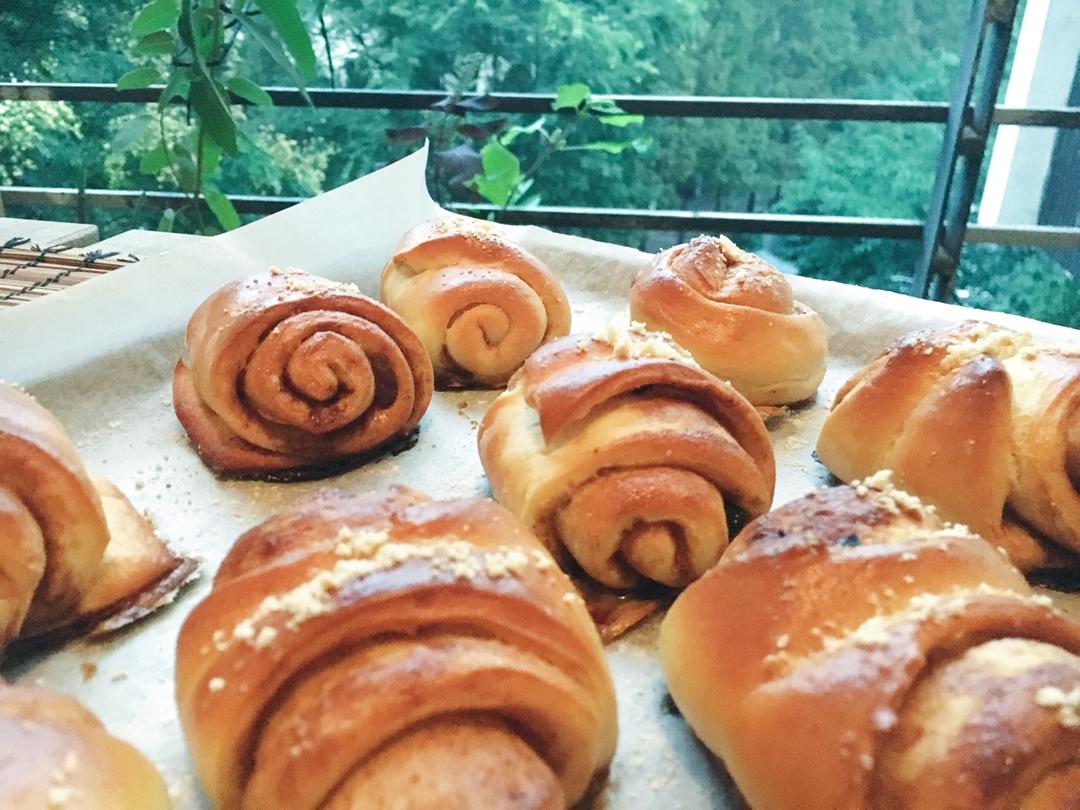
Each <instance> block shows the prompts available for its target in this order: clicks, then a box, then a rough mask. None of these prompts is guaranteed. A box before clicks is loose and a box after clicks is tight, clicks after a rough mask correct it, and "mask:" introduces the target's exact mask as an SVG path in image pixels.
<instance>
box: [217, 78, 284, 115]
mask: <svg viewBox="0 0 1080 810" xmlns="http://www.w3.org/2000/svg"><path fill="white" fill-rule="evenodd" d="M225 86H226V87H227V88H229V91H230V92H231V93H232V94H233V95H235V96H240V98H242V99H246V100H247V101H250V102H251V103H252V104H254V105H255V106H257V107H269V106H272V105H273V103H274V100H273V99H272V98H270V94H269V93H267V92H266V91H265V90H263V89H262V88H261V87H259V85H257V84H255V82H253V81H252V80H251V79H245V78H244V77H243V76H233V77H231V78H229V79H227V80H226V81H225Z"/></svg>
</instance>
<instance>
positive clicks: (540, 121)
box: [499, 117, 547, 146]
mask: <svg viewBox="0 0 1080 810" xmlns="http://www.w3.org/2000/svg"><path fill="white" fill-rule="evenodd" d="M545 123H547V120H546V119H545V118H543V117H540V118H537V119H536V120H535V121H533V122H532V123H531V124H529V125H527V126H524V127H517V126H514V127H507V128H506V129H505V130H503V132H502V133H501V134H500V135H499V143H501V144H502V145H503V146H509V145H510V144H512V143H513V142H514V141H515V140H517V137H518V135H531V134H532V133H534V132H539V131H540V130H541V129H543V128H544V124H545Z"/></svg>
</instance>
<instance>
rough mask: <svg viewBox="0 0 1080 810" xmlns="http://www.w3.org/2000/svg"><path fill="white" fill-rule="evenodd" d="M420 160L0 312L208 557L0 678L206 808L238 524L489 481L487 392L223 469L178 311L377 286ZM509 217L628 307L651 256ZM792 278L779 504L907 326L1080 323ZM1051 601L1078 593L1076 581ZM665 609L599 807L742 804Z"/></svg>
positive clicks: (585, 287)
mask: <svg viewBox="0 0 1080 810" xmlns="http://www.w3.org/2000/svg"><path fill="white" fill-rule="evenodd" d="M425 160H426V149H425V150H421V151H420V152H418V153H416V154H414V155H412V156H410V157H408V158H406V159H405V160H403V161H400V162H398V163H396V164H394V165H392V166H389V167H387V168H385V169H383V170H380V171H379V172H376V173H375V174H373V175H369V176H368V177H365V178H361V179H360V180H358V181H354V182H353V183H350V184H348V185H346V186H343V187H341V188H339V189H336V190H334V191H332V192H329V193H327V194H324V195H321V196H320V197H317V198H315V199H313V200H309V201H307V202H305V203H303V204H301V205H299V206H296V207H294V208H291V209H289V210H286V211H283V212H281V213H278V214H274V215H273V216H270V217H267V218H265V219H263V220H260V221H259V222H256V223H253V224H252V225H248V226H245V227H244V228H241V229H239V230H237V231H233V232H231V233H228V234H224V235H222V236H218V237H214V238H212V239H205V240H199V241H198V242H195V243H192V244H191V245H188V246H184V247H181V248H179V249H177V250H175V251H173V252H171V253H169V254H166V255H165V256H161V257H157V258H153V259H148V260H145V261H142V262H139V263H138V264H134V265H131V266H129V267H125V268H121V269H119V270H115V271H113V272H111V273H109V274H108V275H107V276H105V277H102V278H100V279H95V280H94V281H93V283H89V284H82V285H79V286H78V287H74V288H72V289H70V290H66V291H64V292H63V293H57V294H53V295H50V296H48V298H47V299H45V300H42V301H36V302H33V303H29V304H25V305H23V306H20V307H17V308H14V309H12V310H10V311H5V312H0V378H3V379H7V380H9V381H14V382H19V383H22V384H24V385H26V386H27V387H28V388H29V390H31V391H32V392H33V393H34V394H35V395H36V396H37V397H38V398H39V400H40V401H41V402H42V403H43V404H44V405H45V406H46V407H48V408H50V409H51V410H52V411H53V412H54V413H55V414H56V415H57V416H58V417H59V418H60V419H61V420H62V421H63V422H64V424H65V425H66V426H67V428H68V431H69V433H70V434H71V436H72V439H73V440H74V442H75V444H76V447H77V449H78V451H79V453H80V455H81V457H82V459H83V461H84V463H85V464H86V466H87V468H88V469H90V470H91V471H92V472H94V473H97V474H99V475H104V476H106V477H108V478H110V479H111V480H112V481H114V482H115V483H116V484H117V485H118V486H119V487H120V488H121V489H122V490H123V491H124V492H125V493H127V494H128V496H129V497H130V498H131V500H132V501H133V502H134V503H135V505H136V506H137V507H138V508H140V509H142V510H145V512H146V513H147V514H148V515H149V516H150V517H151V519H152V520H153V521H154V523H155V524H156V526H157V527H158V530H159V532H160V534H161V535H162V536H163V537H165V538H166V539H168V540H169V541H170V542H171V543H172V544H173V546H174V547H175V548H176V549H177V550H178V551H180V552H183V553H185V554H194V555H197V556H199V557H201V558H202V560H203V577H202V579H201V580H200V581H199V582H197V583H196V584H195V585H194V586H192V587H191V588H189V589H188V590H187V591H186V592H185V593H184V594H183V595H182V596H181V597H180V598H179V599H178V600H177V602H176V603H175V604H174V605H172V606H171V607H169V608H167V609H165V610H163V611H161V612H160V613H158V614H156V615H155V616H153V617H151V618H150V619H148V620H146V621H143V622H141V623H139V624H137V625H135V626H134V627H132V628H130V629H128V630H126V631H123V632H121V633H118V634H116V635H113V636H111V637H108V638H106V639H104V640H100V641H94V642H86V641H76V642H72V643H69V644H68V645H66V646H65V647H63V648H61V649H57V650H53V651H51V652H48V653H39V654H35V655H34V656H32V657H27V658H22V659H21V660H14V661H9V662H7V664H6V669H5V671H4V675H5V676H6V677H9V678H12V679H14V680H18V681H28V682H41V683H42V684H45V685H48V686H50V687H53V688H56V689H60V690H63V691H66V692H69V693H71V694H73V695H75V696H77V697H78V698H79V699H80V700H82V701H83V702H84V703H85V704H86V705H87V706H88V707H89V708H90V709H91V710H93V711H94V712H96V713H97V714H98V716H99V717H101V718H102V720H103V721H104V722H105V723H106V725H107V726H108V727H109V729H110V730H111V731H112V732H113V733H115V734H116V735H118V736H120V737H122V738H124V739H126V740H129V741H130V742H132V743H133V744H134V745H136V746H137V747H138V748H139V749H140V750H142V751H143V752H144V753H145V754H147V755H148V756H149V757H150V758H151V759H152V760H153V761H154V762H155V763H156V764H157V766H158V767H159V768H160V769H161V771H162V773H163V774H164V776H165V779H166V782H167V784H168V785H169V789H170V792H171V793H172V795H173V797H174V800H175V802H176V806H177V807H178V808H181V810H186V809H187V808H204V807H207V806H209V805H208V802H207V800H206V798H205V797H204V796H203V795H202V793H201V791H200V789H199V787H198V783H197V781H196V779H195V776H194V774H193V771H192V767H191V763H190V760H189V758H188V755H187V753H186V749H185V747H184V742H183V739H182V736H181V733H180V727H179V722H178V720H177V716H176V710H175V706H174V703H173V657H174V646H175V642H176V636H177V632H178V631H179V628H180V625H181V623H182V622H183V619H184V617H185V616H186V615H187V613H188V612H189V611H190V610H191V609H192V607H193V606H194V605H195V604H196V603H197V602H198V601H199V600H200V599H201V598H202V596H204V595H205V593H206V592H207V591H208V589H209V581H210V575H212V574H213V572H214V571H215V570H216V568H217V565H218V563H219V562H220V560H221V559H222V557H223V556H224V554H225V552H226V551H227V550H228V548H229V546H230V545H231V544H232V542H233V541H234V540H235V539H236V537H237V536H238V535H239V534H240V533H241V532H242V531H244V530H245V529H247V528H249V527H250V526H252V525H253V524H255V523H257V522H258V521H260V520H262V519H263V518H265V517H267V516H268V515H269V514H271V513H272V512H274V511H276V510H278V509H281V508H283V507H285V506H287V505H288V504H290V503H292V502H294V501H296V500H297V499H299V498H301V497H303V496H305V495H307V494H308V493H310V492H312V491H314V490H315V489H318V488H320V487H325V486H336V487H340V488H342V489H345V490H348V491H352V492H365V491H370V490H372V489H376V488H379V487H383V486H386V485H389V484H391V483H395V482H404V483H407V484H409V485H411V486H413V487H416V488H418V489H420V490H423V491H425V492H427V493H428V494H430V495H432V496H434V497H437V498H448V497H460V496H470V495H476V494H481V495H489V494H490V490H489V488H488V485H487V482H486V479H485V478H484V475H483V470H482V468H481V466H480V461H479V458H478V456H477V453H476V449H475V442H476V427H477V424H478V422H479V420H480V418H481V416H482V415H483V413H484V410H485V408H486V407H487V405H488V404H489V403H490V402H491V400H492V399H493V398H494V396H495V393H494V392H477V391H458V392H448V393H437V394H436V395H435V397H434V399H433V401H432V404H431V408H430V410H429V411H428V412H427V414H426V415H425V416H424V419H423V421H422V422H421V425H420V432H419V438H418V441H417V443H416V445H415V446H414V447H412V448H411V449H409V450H407V451H405V452H403V453H400V454H398V455H394V456H387V457H384V458H382V459H381V460H379V461H376V462H374V463H372V464H369V465H367V466H365V467H363V468H361V469H358V470H354V471H352V472H349V473H346V474H343V475H339V476H337V477H335V478H332V479H329V480H326V481H320V482H303V483H288V484H267V483H256V482H241V481H220V480H218V479H216V478H215V477H214V476H213V475H212V474H211V473H210V472H209V471H208V470H207V469H206V468H205V467H204V466H203V465H202V463H201V462H200V461H199V459H198V458H197V457H196V455H195V454H194V452H193V451H192V450H191V448H190V447H189V445H188V443H187V439H186V438H185V436H184V434H183V432H182V430H181V429H180V426H179V424H178V423H177V421H176V418H175V416H174V414H173V410H172V402H171V393H170V374H171V371H172V367H173V364H174V363H175V362H176V359H177V357H178V355H179V353H180V352H181V350H182V345H183V337H182V335H183V328H184V326H185V324H186V322H187V319H188V317H189V316H190V314H191V312H192V311H193V310H194V308H195V307H196V306H197V305H198V304H199V303H200V302H201V301H202V300H203V298H205V297H206V296H207V295H208V294H209V293H210V292H212V291H213V290H214V289H216V288H217V287H218V286H220V285H221V284H223V283H224V282H226V281H227V280H229V279H232V278H235V277H238V276H243V275H245V274H247V273H250V272H255V271H260V270H264V269H266V268H267V267H268V266H270V265H279V266H297V267H302V268H304V269H306V270H309V271H311V272H315V273H319V274H322V275H326V276H329V277H331V278H336V279H342V280H349V281H354V282H356V283H358V284H359V285H360V286H361V288H362V289H363V290H364V291H365V292H367V293H369V294H372V295H374V294H375V293H376V291H377V285H378V278H379V273H380V271H381V268H382V266H383V264H384V263H385V261H386V259H387V257H388V256H389V255H390V253H391V251H392V249H393V246H394V244H395V243H396V241H397V239H398V237H399V236H400V235H401V234H402V233H403V232H404V231H405V230H406V229H407V228H409V227H410V226H412V225H413V224H415V223H416V222H418V221H420V220H422V219H424V218H426V217H429V216H432V215H434V214H436V213H438V211H439V209H438V207H437V206H436V205H435V203H434V202H432V200H431V199H430V197H429V196H428V193H427V190H426V188H425V186H424V163H425ZM508 230H510V231H511V232H512V233H513V234H514V235H515V237H516V238H517V239H518V240H519V241H520V242H521V243H522V244H523V245H524V246H525V247H526V248H527V249H529V250H530V251H532V252H534V253H535V254H536V255H538V256H539V257H540V258H541V259H543V260H544V261H546V262H547V263H548V264H549V265H550V266H551V267H552V268H553V269H554V271H555V272H556V273H557V274H558V275H559V276H560V278H561V280H562V281H563V283H564V285H565V286H566V288H567V292H568V295H569V297H570V300H571V305H572V309H573V316H574V330H575V331H583V330H587V329H591V328H598V327H601V326H603V325H604V324H605V323H607V321H608V320H609V319H610V318H611V317H612V316H615V315H618V314H619V313H623V312H625V306H626V304H625V302H626V291H627V289H628V286H629V282H630V278H631V277H632V275H633V273H634V272H636V270H637V269H638V268H640V267H641V266H642V265H643V264H644V263H646V262H648V261H649V259H650V257H649V256H647V255H645V254H642V253H640V252H638V251H635V250H631V249H629V248H625V247H619V246H615V245H607V244H603V243H598V242H592V241H589V240H585V239H580V238H577V237H570V236H565V235H559V234H553V233H550V232H547V231H543V230H540V229H536V228H510V229H508ZM796 263H797V262H796ZM792 283H793V286H794V287H795V291H796V297H797V298H799V299H800V300H802V301H803V302H805V303H807V304H809V305H810V306H812V307H813V308H815V309H816V310H817V311H818V312H819V313H821V315H822V317H823V318H824V319H825V321H826V323H827V324H828V327H829V332H830V352H831V355H830V360H829V368H828V373H827V374H826V377H825V381H824V383H823V384H822V386H821V389H820V391H819V392H818V395H817V397H816V399H815V400H814V401H813V403H812V404H810V405H809V406H807V407H804V408H801V409H798V410H795V411H792V412H791V413H789V414H787V415H786V416H783V417H781V418H779V419H775V420H772V421H771V422H770V434H771V438H772V440H773V445H774V448H775V451H776V459H777V490H776V498H775V501H774V504H775V505H779V504H782V503H784V502H786V501H789V500H791V499H793V498H796V497H799V496H801V495H803V494H804V493H805V492H806V491H807V490H808V489H810V488H812V487H816V486H821V485H823V484H825V483H827V481H828V474H827V472H826V471H825V470H824V468H822V467H821V466H820V465H819V464H818V463H817V462H816V461H814V459H813V458H812V455H811V454H812V450H813V446H814V442H815V439H816V437H817V432H818V429H819V427H820V424H821V421H822V419H823V418H824V416H825V413H826V411H827V405H828V403H829V402H830V401H831V400H832V397H833V395H834V393H835V391H836V390H837V389H838V388H839V386H840V385H841V384H842V383H843V382H844V380H846V379H847V378H848V376H850V375H851V374H852V373H853V372H854V371H856V370H857V369H858V368H860V367H861V366H862V365H864V364H865V363H866V362H867V361H868V360H869V359H870V358H871V357H872V356H873V355H874V354H876V353H877V352H878V351H879V350H880V349H881V348H882V347H883V346H885V345H886V344H888V343H889V342H891V341H892V340H893V339H895V338H896V337H898V336H899V335H900V334H902V333H903V332H905V331H908V330H910V329H914V328H928V327H936V326H944V325H946V324H951V323H955V322H956V321H958V320H962V319H964V318H970V317H985V318H986V319H988V320H992V321H994V322H997V323H1003V324H1006V325H1011V326H1014V327H1018V328H1025V329H1028V330H1029V331H1032V332H1034V333H1036V334H1038V335H1039V336H1041V337H1043V338H1046V339H1049V340H1055V341H1063V340H1065V341H1069V340H1071V341H1075V340H1077V337H1078V336H1077V333H1076V332H1075V331H1073V330H1068V329H1064V328H1061V327H1053V326H1048V325H1046V324H1041V323H1038V322H1034V321H1029V320H1026V319H1022V318H1016V317H1012V316H1007V315H1001V314H997V313H982V312H979V311H976V310H970V309H961V308H959V307H952V306H947V305H944V304H937V303H933V302H925V301H919V300H917V299H912V298H908V297H906V296H899V295H895V294H891V293H885V292H879V291H872V290H865V289H861V288H856V287H850V286H847V285H842V284H836V283H831V282H824V281H816V280H812V279H804V278H798V277H795V278H792ZM1055 598H1057V599H1060V600H1062V604H1066V606H1067V607H1069V608H1070V609H1071V604H1067V600H1066V598H1065V597H1063V596H1061V595H1055ZM657 625H658V619H655V618H654V619H653V620H651V621H649V622H647V623H645V624H644V625H642V626H640V627H638V628H636V629H635V630H633V631H632V632H631V633H629V634H628V635H627V636H625V637H624V638H622V639H620V640H618V641H616V642H615V643H614V644H612V645H610V646H609V647H608V651H607V652H608V659H609V662H610V665H611V669H612V674H613V677H614V679H615V685H616V691H617V695H618V708H619V724H620V735H619V744H618V751H617V753H616V757H615V760H614V762H613V764H612V768H611V773H610V778H609V779H608V781H607V784H606V787H605V788H604V790H603V791H602V792H601V793H600V794H599V795H598V797H597V798H596V800H595V802H594V807H595V808H637V807H660V806H663V807H665V808H670V810H675V809H676V808H735V807H741V806H743V805H742V803H741V800H740V799H739V797H738V794H737V791H736V790H735V789H734V788H733V787H732V784H731V781H730V779H729V778H728V777H727V775H726V774H725V773H724V771H723V769H722V767H721V766H719V765H718V764H717V763H715V762H714V761H713V760H712V759H711V757H710V756H709V755H708V754H707V752H706V751H705V750H704V749H703V748H702V747H701V746H700V745H699V744H698V743H697V742H696V740H694V738H693V737H692V735H691V734H690V732H689V730H688V729H687V727H686V726H685V724H684V723H683V721H682V720H681V719H680V718H679V716H678V714H677V712H676V711H675V709H674V707H673V705H672V704H671V701H670V698H668V696H667V691H666V688H665V686H664V682H663V678H662V676H661V672H660V667H659V662H658V660H657V657H656V655H655V652H654V649H655V638H656V632H657ZM722 686H723V685H722V684H717V688H722Z"/></svg>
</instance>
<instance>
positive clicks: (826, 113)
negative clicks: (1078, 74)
mask: <svg viewBox="0 0 1080 810" xmlns="http://www.w3.org/2000/svg"><path fill="white" fill-rule="evenodd" d="M1015 12H1016V8H1015V3H1009V2H1001V1H1000V0H999V1H998V2H994V3H989V2H988V0H974V3H973V6H972V15H971V19H970V20H969V26H968V32H967V40H966V42H965V47H964V51H963V54H962V60H961V66H960V69H959V71H958V77H957V84H956V90H955V92H954V96H953V99H952V101H951V102H926V101H881V100H861V99H792V98H744V97H717V96H706V97H702V96H636V95H613V96H607V97H608V98H611V99H612V100H614V101H615V102H616V103H617V104H618V105H619V106H620V107H622V108H623V109H625V110H626V111H627V112H630V113H640V114H642V115H646V116H649V117H673V118H767V119H783V120H823V121H878V122H893V123H900V124H911V123H928V124H944V125H945V128H946V129H945V137H944V139H943V144H942V150H941V155H940V157H939V163H938V171H937V177H936V181H935V187H934V192H933V195H932V198H931V200H930V206H929V215H928V217H927V218H926V219H925V220H919V219H894V218H882V217H849V216H818V215H808V214H766V213H752V212H751V213H743V212H727V211H685V210H673V211H659V210H648V209H612V208H584V207H573V206H535V207H529V208H513V207H511V208H507V209H500V208H497V207H494V206H489V205H479V204H466V203H459V204H455V205H453V206H451V207H452V208H454V209H455V210H459V211H462V212H466V213H474V214H482V215H493V216H494V217H495V218H496V219H499V220H501V221H505V222H510V223H516V224H530V225H540V226H547V227H556V228H558V227H577V228H626V229H642V230H680V231H688V230H701V231H729V232H750V233H763V234H781V235H802V236H828V237H853V238H888V239H904V240H921V241H922V242H923V255H922V258H921V259H920V262H919V265H918V266H917V267H916V268H915V281H914V284H913V288H912V292H913V293H915V294H918V295H922V296H924V297H925V296H928V295H933V296H934V297H937V298H940V299H944V298H947V297H948V296H949V295H950V294H951V289H952V278H953V275H954V274H955V270H956V266H957V264H958V262H959V257H960V251H961V250H962V248H963V245H964V243H965V242H966V241H970V242H996V243H1001V244H1009V245H1028V246H1035V247H1044V248H1055V249H1080V228H1067V227H1056V226H980V225H971V224H968V222H967V220H968V216H969V215H970V208H971V202H972V197H973V194H974V190H975V183H976V181H977V179H978V169H979V166H980V165H981V162H982V159H983V155H984V154H985V149H986V144H987V140H988V135H989V129H990V127H991V126H993V125H1001V124H1012V125H1018V126H1041V127H1059V128H1080V109H1078V108H1066V107H1057V108H1026V107H1008V106H1000V105H998V106H995V105H994V103H993V102H994V98H996V95H997V90H998V84H999V82H1000V77H1001V71H1002V68H1003V66H1004V59H1005V53H1006V51H1007V46H1008V42H1009V39H1010V37H1011V29H1012V25H1013V20H1014V17H1015ZM980 74H981V75H980ZM161 89H162V88H161V87H148V88H143V89H139V90H125V91H121V90H117V89H116V87H115V86H113V85H109V84H85V83H83V84H80V83H44V82H3V83H0V100H9V101H26V102H33V101H68V102H97V103H148V102H154V101H157V99H158V96H159V95H160V92H161ZM267 91H268V92H269V94H270V96H271V98H272V99H273V101H274V103H275V104H276V105H278V106H281V107H298V106H306V105H307V104H308V103H309V102H308V100H307V99H305V98H304V96H303V94H301V93H300V92H299V91H297V90H295V89H292V88H286V87H271V88H267ZM307 94H308V97H309V98H310V103H311V104H312V105H313V106H315V107H324V108H335V109H369V110H370V109H378V110H428V109H436V110H438V109H442V110H453V111H456V112H465V113H470V114H477V115H484V114H494V113H500V114H506V113H545V112H550V111H551V102H552V100H553V98H554V97H553V96H552V95H550V94H543V93H492V94H488V95H483V96H469V97H464V98H456V99H455V98H448V97H447V96H446V94H445V93H442V92H437V91H423V90H363V89H327V88H310V89H308V91H307ZM235 101H236V102H237V103H243V102H242V100H239V99H235ZM0 197H2V198H3V199H4V200H5V202H7V203H9V204H16V205H19V204H53V205H64V206H71V205H81V206H92V207H110V208H116V207H135V206H139V205H144V206H151V207H160V208H165V207H168V206H173V205H176V204H178V203H180V202H182V201H183V200H185V199H186V197H185V195H184V194H181V193H177V192H155V191H131V190H117V189H74V188H42V187H20V186H0ZM230 199H231V200H232V201H233V205H234V206H235V207H236V209H237V211H239V212H241V213H255V214H266V213H271V212H273V211H279V210H281V209H283V208H286V207H288V206H290V205H294V204H296V203H298V202H300V201H301V199H302V198H297V197H265V196H252V195H235V196H230Z"/></svg>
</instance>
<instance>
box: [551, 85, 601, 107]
mask: <svg viewBox="0 0 1080 810" xmlns="http://www.w3.org/2000/svg"><path fill="white" fill-rule="evenodd" d="M591 95H592V93H591V91H590V90H589V85H587V84H560V85H559V87H558V88H557V89H556V91H555V101H553V102H552V104H551V109H553V110H566V109H572V110H577V109H580V108H581V105H582V104H584V103H585V102H586V101H588V100H589V97H590V96H591Z"/></svg>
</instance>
